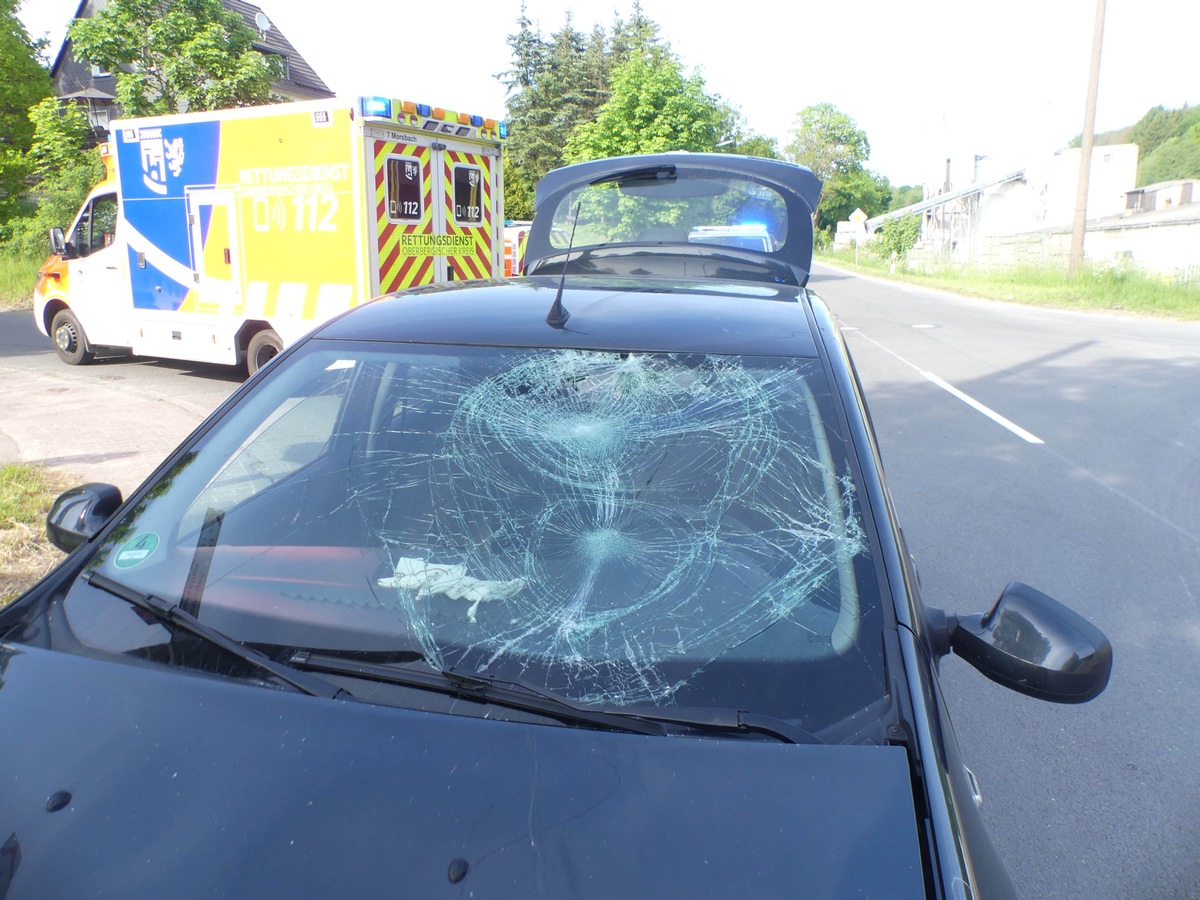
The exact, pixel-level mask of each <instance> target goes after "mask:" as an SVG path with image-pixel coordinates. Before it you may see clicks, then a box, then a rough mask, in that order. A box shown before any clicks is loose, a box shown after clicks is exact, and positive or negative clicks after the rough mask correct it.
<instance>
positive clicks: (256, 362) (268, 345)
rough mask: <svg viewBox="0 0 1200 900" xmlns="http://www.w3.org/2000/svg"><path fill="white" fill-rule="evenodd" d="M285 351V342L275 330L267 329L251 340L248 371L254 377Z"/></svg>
mask: <svg viewBox="0 0 1200 900" xmlns="http://www.w3.org/2000/svg"><path fill="white" fill-rule="evenodd" d="M282 351H283V341H282V340H280V339H279V334H278V333H277V332H276V331H275V330H274V329H273V328H267V329H265V330H263V331H260V332H258V333H257V334H255V335H254V337H252V338H250V343H249V344H248V345H247V347H246V371H247V373H248V374H250V375H253V374H254V373H255V372H257V371H258V370H259V369H261V368H262V367H263V366H265V365H266V364H267V363H269V362H270V361H271V360H272V359H274V358H275V357H276V356H278V355H279V354H280V353H281V352H282Z"/></svg>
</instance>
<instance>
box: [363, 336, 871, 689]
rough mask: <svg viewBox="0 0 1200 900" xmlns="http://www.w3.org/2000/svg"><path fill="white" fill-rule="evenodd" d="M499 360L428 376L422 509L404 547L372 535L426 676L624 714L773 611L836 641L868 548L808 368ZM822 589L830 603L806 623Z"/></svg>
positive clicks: (564, 356)
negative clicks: (478, 680) (435, 415)
mask: <svg viewBox="0 0 1200 900" xmlns="http://www.w3.org/2000/svg"><path fill="white" fill-rule="evenodd" d="M507 359H509V360H513V362H511V363H510V364H507V365H506V366H505V367H503V368H501V369H500V370H499V371H495V372H493V374H491V375H488V376H486V377H483V378H482V379H478V378H477V379H476V380H475V381H474V382H473V383H472V382H468V383H467V384H466V385H464V384H463V383H461V382H462V381H463V380H464V379H463V378H462V375H461V373H459V372H458V371H457V370H455V371H451V370H450V368H447V369H445V370H443V371H439V370H437V369H436V368H433V369H429V368H427V369H425V370H424V371H423V372H422V376H421V382H420V385H421V386H420V389H419V391H418V390H417V389H415V388H414V389H413V392H414V394H416V393H419V394H420V398H419V399H420V402H421V403H422V404H425V405H426V406H427V407H429V406H433V407H437V408H439V409H441V410H442V411H443V415H442V416H441V424H440V425H439V426H438V428H439V430H440V434H439V435H438V436H437V438H436V440H435V441H434V442H433V445H432V446H431V448H430V449H429V451H428V456H427V458H426V460H425V463H426V465H425V468H423V469H421V470H420V473H421V474H420V475H419V476H418V477H416V478H414V477H413V476H412V471H413V470H412V469H411V467H410V469H409V471H408V473H407V474H406V475H405V476H404V478H405V487H406V489H408V490H413V489H414V488H416V489H419V490H422V491H425V490H427V491H428V492H429V502H430V506H431V513H430V515H429V517H428V520H427V521H424V522H423V523H422V524H421V528H420V529H416V528H414V529H413V530H414V531H416V530H422V534H420V536H419V539H418V538H417V537H414V536H413V535H412V534H410V535H407V536H406V535H405V534H404V533H403V532H404V528H403V527H401V528H399V529H394V530H392V531H389V532H386V533H384V532H383V531H381V532H380V534H381V537H382V538H383V540H384V541H385V543H386V544H387V545H388V547H389V552H390V553H391V555H392V561H393V563H395V564H396V566H397V575H398V576H399V575H400V574H401V570H402V569H405V571H406V572H407V573H408V575H407V576H406V578H397V579H395V580H393V581H391V582H388V583H389V585H390V586H392V587H393V588H394V589H395V591H396V594H395V596H396V597H397V598H398V601H399V607H400V610H401V613H402V615H403V616H404V617H405V618H406V619H407V622H406V624H407V626H408V628H409V630H410V633H411V634H413V635H414V636H415V637H416V639H417V641H418V642H419V644H420V647H421V650H422V652H423V653H424V654H425V656H426V658H427V659H428V660H429V661H430V663H431V664H433V665H435V666H438V667H441V668H447V667H451V666H453V667H456V668H459V669H461V670H467V671H473V672H477V673H484V674H487V673H492V674H497V675H498V676H500V677H523V678H531V679H532V680H536V681H537V682H538V683H539V684H542V685H544V686H545V687H546V688H548V689H550V690H553V691H556V692H559V693H561V694H564V695H567V696H571V697H573V698H576V699H578V700H581V701H586V702H593V703H610V704H617V705H623V704H629V703H635V702H647V701H649V702H655V703H661V702H664V701H667V700H669V699H670V698H671V696H672V695H673V694H674V693H675V692H676V691H677V690H678V689H679V688H680V687H681V686H682V685H683V684H685V683H686V681H687V679H688V677H690V676H691V675H693V674H694V673H695V672H697V671H698V670H700V669H702V668H703V667H704V666H705V665H707V664H709V663H711V662H712V661H713V660H715V659H717V658H718V657H719V656H721V655H722V654H724V653H727V652H728V651H730V650H731V649H733V648H735V647H737V646H738V645H740V644H742V643H743V642H745V641H747V640H749V639H750V638H752V637H754V636H756V635H758V634H760V633H762V632H763V631H764V630H765V629H767V628H768V627H770V626H771V625H772V624H774V623H776V622H779V621H780V620H783V619H785V618H789V617H790V618H791V619H792V620H793V621H794V622H796V623H797V624H800V625H801V627H802V628H804V629H805V630H806V631H808V632H811V633H812V634H813V635H814V636H815V639H819V640H822V641H824V642H825V646H826V649H827V650H828V648H830V647H834V648H838V642H839V636H838V635H837V634H836V633H835V632H836V628H841V629H843V631H844V630H845V629H846V628H847V627H850V628H852V627H853V623H852V622H851V623H849V624H847V622H846V615H845V607H846V599H845V596H844V595H845V594H846V593H847V592H849V593H851V594H852V593H853V590H854V589H853V585H852V584H851V583H848V582H850V581H852V579H850V578H849V577H848V576H847V572H848V570H849V567H850V564H851V563H850V560H851V559H852V558H853V557H854V556H855V555H857V554H859V553H863V552H865V549H866V548H865V540H864V537H863V533H862V530H861V526H860V525H859V524H858V519H857V513H856V511H855V509H854V496H853V489H852V486H851V485H850V483H849V479H848V478H847V477H845V474H844V473H837V472H834V471H832V470H831V468H832V464H831V462H830V459H829V453H828V449H827V445H823V442H824V440H825V438H824V437H823V431H824V430H823V429H821V428H819V426H818V427H817V428H814V424H815V423H816V421H817V418H816V412H815V409H816V407H815V403H814V400H813V396H812V393H811V391H810V390H809V388H808V386H807V383H806V381H805V378H804V373H803V371H802V370H803V368H804V367H805V365H807V364H806V363H802V362H797V361H795V360H793V361H790V362H786V363H784V362H778V361H777V362H775V363H773V364H771V365H761V366H759V365H755V366H744V365H743V364H742V363H741V362H740V361H739V360H737V359H733V358H727V357H720V356H703V355H695V354H689V355H643V354H615V353H593V352H579V351H513V352H511V353H510V354H509V355H508V357H507ZM411 399H412V400H413V402H414V403H415V402H416V398H415V397H414V398H411ZM818 431H820V432H821V433H820V434H818V433H817V432H818ZM823 446H824V449H823ZM405 567H407V568H405ZM433 567H437V568H436V571H435V569H434V568H433ZM435 576H436V577H435ZM456 580H457V581H458V582H461V584H460V585H459V589H458V590H456V589H455V581H456ZM500 585H503V588H500V587H498V586H500ZM839 594H840V595H843V596H842V601H841V603H842V607H843V608H842V614H841V617H840V618H839V616H838V612H837V604H838V597H839ZM818 595H819V596H822V597H826V598H829V597H832V598H833V600H832V612H830V611H825V612H822V610H820V609H818V608H817V607H816V606H813V611H812V615H806V614H804V612H805V609H804V608H805V607H806V606H809V605H811V604H812V601H813V598H814V597H816V596H818ZM827 605H829V604H827ZM851 611H853V605H852V606H851ZM835 619H837V620H838V622H837V626H836V628H835V626H834V624H833V622H834V620H835ZM844 637H845V635H844V634H843V636H842V639H843V640H844Z"/></svg>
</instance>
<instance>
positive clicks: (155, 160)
mask: <svg viewBox="0 0 1200 900" xmlns="http://www.w3.org/2000/svg"><path fill="white" fill-rule="evenodd" d="M141 144H142V183H143V184H145V185H146V187H148V188H149V189H150V190H152V191H154V193H156V194H165V193H166V192H167V174H168V173H170V174H171V176H172V177H174V178H178V177H179V176H180V173H182V172H183V138H181V137H177V138H173V139H167V138H164V137H163V136H162V129H161V128H153V129H147V130H145V131H143V132H142V134H141Z"/></svg>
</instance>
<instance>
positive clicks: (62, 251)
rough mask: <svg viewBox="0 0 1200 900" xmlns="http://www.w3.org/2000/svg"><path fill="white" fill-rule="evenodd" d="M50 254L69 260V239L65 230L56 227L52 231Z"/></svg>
mask: <svg viewBox="0 0 1200 900" xmlns="http://www.w3.org/2000/svg"><path fill="white" fill-rule="evenodd" d="M50 252H51V253H53V254H54V255H55V256H61V257H62V258H63V259H67V258H68V257H67V238H66V236H65V235H64V234H63V230H62V229H61V228H59V227H58V226H57V225H55V226H54V227H53V228H51V229H50Z"/></svg>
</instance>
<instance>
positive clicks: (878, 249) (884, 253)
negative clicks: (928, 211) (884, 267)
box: [867, 215, 921, 260]
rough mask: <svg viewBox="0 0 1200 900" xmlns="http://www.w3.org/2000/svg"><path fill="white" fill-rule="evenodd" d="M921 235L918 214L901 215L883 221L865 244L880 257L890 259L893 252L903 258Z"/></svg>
mask: <svg viewBox="0 0 1200 900" xmlns="http://www.w3.org/2000/svg"><path fill="white" fill-rule="evenodd" d="M920 236H921V217H920V216H919V215H911V216H901V217H900V218H899V219H892V220H891V221H888V222H884V223H883V227H882V228H881V229H880V230H879V234H878V235H876V236H875V237H874V238H872V239H871V242H870V243H869V244H868V245H867V246H868V247H869V248H870V250H871V252H872V253H874V254H875V255H876V256H878V257H879V258H880V259H885V260H886V259H891V258H892V256H893V254H895V255H896V256H897V257H899V258H901V259H903V258H904V256H905V255H906V254H907V253H908V251H909V250H911V249H912V248H913V247H914V246H915V245H916V243H917V238H919V237H920Z"/></svg>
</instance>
